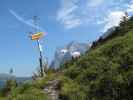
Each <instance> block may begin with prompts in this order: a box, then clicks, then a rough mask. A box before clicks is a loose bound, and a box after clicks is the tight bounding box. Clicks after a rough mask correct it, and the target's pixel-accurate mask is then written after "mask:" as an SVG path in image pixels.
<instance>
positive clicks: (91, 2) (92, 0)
mask: <svg viewBox="0 0 133 100" xmlns="http://www.w3.org/2000/svg"><path fill="white" fill-rule="evenodd" d="M104 1H105V0H88V6H90V7H97V6H99V5H101V4H103V3H104Z"/></svg>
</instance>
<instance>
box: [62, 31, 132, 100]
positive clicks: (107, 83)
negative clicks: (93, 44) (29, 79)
mask: <svg viewBox="0 0 133 100" xmlns="http://www.w3.org/2000/svg"><path fill="white" fill-rule="evenodd" d="M64 66H65V67H66V69H65V73H64V76H65V78H67V81H64V80H63V81H64V82H62V85H61V92H60V94H61V98H62V99H63V100H85V99H86V98H87V100H88V99H90V100H118V99H119V100H132V99H133V97H132V92H133V90H132V88H133V86H132V85H133V32H129V33H127V34H126V35H124V36H119V37H116V38H114V39H112V40H110V41H108V42H106V43H105V44H103V45H101V46H98V47H97V48H95V49H94V50H91V51H88V52H87V53H86V54H85V55H84V56H83V57H81V58H80V59H79V60H78V61H76V62H70V63H67V64H66V65H64ZM68 80H69V81H68ZM76 97H77V98H79V99H74V98H76Z"/></svg>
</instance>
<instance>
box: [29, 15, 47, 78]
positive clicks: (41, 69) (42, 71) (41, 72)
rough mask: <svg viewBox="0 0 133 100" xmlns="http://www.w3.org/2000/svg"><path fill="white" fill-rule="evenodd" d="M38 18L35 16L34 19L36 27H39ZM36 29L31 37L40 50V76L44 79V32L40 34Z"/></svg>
mask: <svg viewBox="0 0 133 100" xmlns="http://www.w3.org/2000/svg"><path fill="white" fill-rule="evenodd" d="M37 20H38V18H37V16H34V17H33V21H34V25H35V26H36V27H37ZM36 27H35V32H34V34H32V35H31V36H30V37H31V40H34V41H37V45H38V50H39V54H40V57H39V63H40V76H41V77H43V76H44V74H45V72H44V70H43V55H42V52H43V50H42V46H41V44H40V41H39V40H40V39H41V38H42V36H43V34H44V33H43V32H38V30H37V28H36Z"/></svg>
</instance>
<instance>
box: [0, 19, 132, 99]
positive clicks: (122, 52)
mask: <svg viewBox="0 0 133 100" xmlns="http://www.w3.org/2000/svg"><path fill="white" fill-rule="evenodd" d="M132 23H133V17H132V18H131V19H129V20H127V21H124V22H121V23H120V26H119V27H116V29H115V30H113V31H112V33H110V34H109V35H107V36H106V38H104V39H103V40H102V39H101V38H100V39H99V40H98V41H95V43H94V44H93V46H92V47H91V49H90V50H88V51H87V52H86V53H85V54H84V55H82V56H81V57H80V58H79V59H72V60H70V61H67V62H65V63H64V64H63V65H61V68H62V69H59V70H58V71H53V70H51V69H49V70H48V72H47V76H45V77H42V78H37V79H36V80H31V81H29V82H26V83H24V84H22V85H21V86H17V85H16V83H15V82H14V81H7V85H6V87H5V88H3V89H2V90H1V91H0V96H1V97H2V99H1V98H0V100H6V99H9V100H58V99H51V98H53V97H58V98H59V100H133V32H132V28H133V24H132ZM3 98H4V99H3ZM48 98H50V99H48Z"/></svg>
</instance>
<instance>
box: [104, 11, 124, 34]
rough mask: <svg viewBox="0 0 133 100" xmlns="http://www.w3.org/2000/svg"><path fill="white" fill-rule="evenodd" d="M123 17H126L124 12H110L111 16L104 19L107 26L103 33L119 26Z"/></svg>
mask: <svg viewBox="0 0 133 100" xmlns="http://www.w3.org/2000/svg"><path fill="white" fill-rule="evenodd" d="M123 16H125V12H123V11H112V12H110V13H109V15H108V16H107V17H106V18H104V22H105V26H104V29H103V32H105V31H107V30H108V29H109V28H111V27H114V26H118V25H119V24H120V21H121V20H122V17H123Z"/></svg>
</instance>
